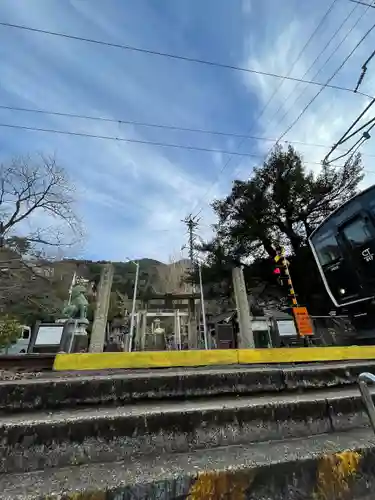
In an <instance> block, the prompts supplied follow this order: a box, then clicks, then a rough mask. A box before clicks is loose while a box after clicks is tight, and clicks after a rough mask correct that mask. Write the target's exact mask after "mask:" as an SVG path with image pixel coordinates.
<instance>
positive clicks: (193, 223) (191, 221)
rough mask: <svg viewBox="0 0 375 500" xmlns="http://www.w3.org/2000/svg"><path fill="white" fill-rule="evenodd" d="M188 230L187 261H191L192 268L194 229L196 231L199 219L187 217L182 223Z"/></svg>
mask: <svg viewBox="0 0 375 500" xmlns="http://www.w3.org/2000/svg"><path fill="white" fill-rule="evenodd" d="M182 222H183V223H184V224H186V226H187V228H188V234H189V248H188V249H189V259H190V261H191V264H192V266H194V260H195V259H194V244H195V236H196V235H195V229H197V227H198V224H199V219H198V220H197V218H196V217H193V215H192V214H190V215H188V216H187V217H186V218H185V219H184V220H183V221H182Z"/></svg>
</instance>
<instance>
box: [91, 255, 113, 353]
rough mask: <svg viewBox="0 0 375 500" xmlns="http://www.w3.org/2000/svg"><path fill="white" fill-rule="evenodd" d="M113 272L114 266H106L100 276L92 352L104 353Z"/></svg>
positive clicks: (92, 335) (92, 333) (92, 336)
mask: <svg viewBox="0 0 375 500" xmlns="http://www.w3.org/2000/svg"><path fill="white" fill-rule="evenodd" d="M113 272H114V270H113V266H112V264H104V266H103V269H102V272H101V275H100V283H99V289H98V295H97V298H96V309H95V317H94V324H93V326H92V332H91V339H90V352H103V347H104V339H105V330H106V326H107V317H108V309H109V301H110V297H111V288H112V281H113Z"/></svg>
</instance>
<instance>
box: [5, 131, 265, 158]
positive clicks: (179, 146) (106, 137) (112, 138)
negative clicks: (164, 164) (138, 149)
mask: <svg viewBox="0 0 375 500" xmlns="http://www.w3.org/2000/svg"><path fill="white" fill-rule="evenodd" d="M0 127H4V128H12V129H18V130H29V131H32V132H45V133H50V134H61V135H70V136H76V137H87V138H90V139H102V140H106V141H118V142H128V143H134V144H147V145H149V146H159V147H166V148H175V149H187V150H191V151H202V152H209V153H222V154H230V155H232V154H233V155H238V156H253V157H255V156H256V155H254V154H252V153H239V152H237V151H225V150H221V149H211V148H201V147H198V146H188V145H185V144H170V143H166V142H154V141H147V140H142V139H127V138H125V137H116V136H112V135H99V134H89V133H86V132H73V131H70V130H57V129H51V128H40V127H27V126H26V125H13V124H10V123H0ZM258 156H259V155H258Z"/></svg>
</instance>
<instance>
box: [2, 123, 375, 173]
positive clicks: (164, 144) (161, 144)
mask: <svg viewBox="0 0 375 500" xmlns="http://www.w3.org/2000/svg"><path fill="white" fill-rule="evenodd" d="M0 127H4V128H10V129H14V130H25V131H29V132H42V133H51V134H57V135H67V136H72V137H83V138H89V139H100V140H107V141H118V142H127V143H134V144H144V145H148V146H156V147H163V148H173V149H183V150H189V151H200V152H204V153H221V154H228V155H237V156H248V157H251V158H261V157H262V156H263V155H261V154H256V153H250V152H249V153H246V152H244V153H239V152H238V151H233V152H232V151H225V150H221V149H211V148H201V147H198V146H188V145H185V144H171V143H167V142H154V141H148V140H141V139H128V138H125V137H116V136H112V135H98V134H89V133H86V132H74V131H70V130H57V129H51V128H39V127H28V126H26V125H14V124H10V123H0ZM305 144H306V145H307V143H305ZM309 145H311V146H312V144H309ZM314 146H317V145H314ZM320 147H326V146H323V145H320ZM368 156H371V155H368ZM374 156H375V155H374ZM305 163H307V164H310V165H321V163H320V162H311V161H305ZM332 166H334V167H337V168H341V167H342V165H332ZM368 172H371V173H375V170H374V171H371V170H369V171H368Z"/></svg>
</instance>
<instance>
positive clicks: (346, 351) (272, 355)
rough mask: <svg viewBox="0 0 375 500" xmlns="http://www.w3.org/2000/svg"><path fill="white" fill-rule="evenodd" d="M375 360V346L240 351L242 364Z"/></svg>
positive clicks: (239, 359) (239, 358)
mask: <svg viewBox="0 0 375 500" xmlns="http://www.w3.org/2000/svg"><path fill="white" fill-rule="evenodd" d="M362 359H375V346H361V347H359V346H349V347H295V348H293V347H292V348H279V349H239V350H238V362H239V363H240V364H263V363H265V364H268V363H309V362H315V361H350V360H362Z"/></svg>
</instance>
